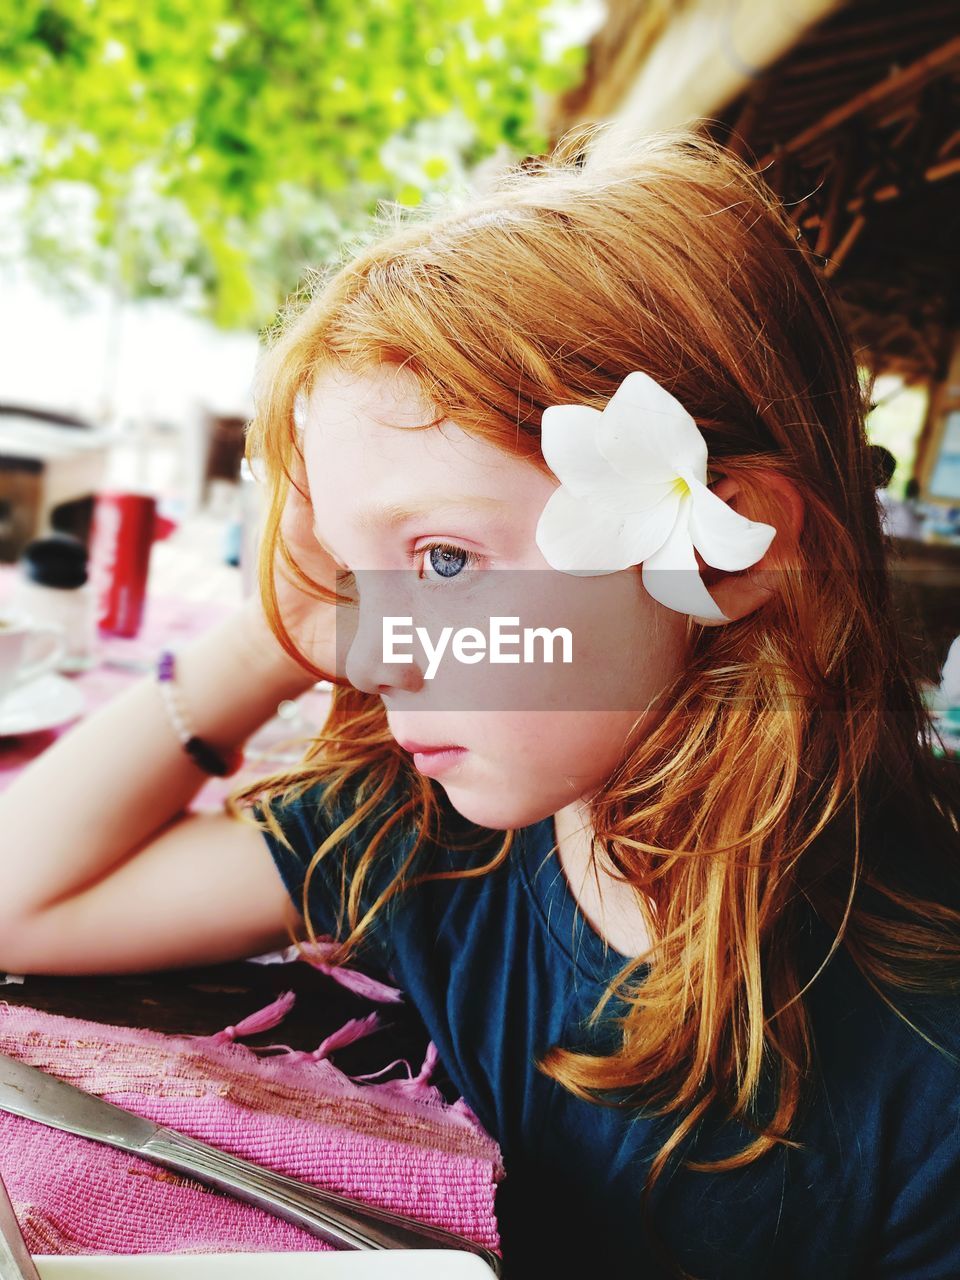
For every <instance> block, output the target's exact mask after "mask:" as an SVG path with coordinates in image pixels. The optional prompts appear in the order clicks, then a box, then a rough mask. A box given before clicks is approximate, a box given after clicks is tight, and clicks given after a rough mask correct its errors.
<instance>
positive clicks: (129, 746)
mask: <svg viewBox="0 0 960 1280" xmlns="http://www.w3.org/2000/svg"><path fill="white" fill-rule="evenodd" d="M177 681H178V684H179V685H180V687H181V690H182V694H183V699H184V702H185V704H186V705H187V706H188V707H189V708H190V713H191V717H192V721H193V724H194V725H195V726H196V729H197V732H198V733H200V734H201V736H203V737H204V738H206V739H207V740H208V741H210V742H212V743H213V744H214V745H216V746H218V747H221V748H227V747H231V746H237V745H239V744H241V743H242V742H244V741H245V740H246V738H247V737H249V736H250V734H251V733H253V732H254V731H255V730H256V729H257V728H258V727H259V726H260V725H261V724H263V723H264V722H265V721H266V720H268V719H269V718H270V716H272V715H273V713H274V711H275V710H276V707H277V704H278V702H280V701H281V700H282V699H284V698H290V697H296V696H298V695H299V694H300V693H302V692H303V691H304V690H306V689H307V688H309V687H310V685H311V683H312V677H311V676H310V675H309V674H308V673H307V672H305V671H304V670H303V669H302V668H300V667H299V666H298V665H297V664H296V663H294V662H293V661H292V660H291V659H290V658H289V657H288V656H287V655H286V654H285V653H284V652H283V650H282V649H281V648H280V646H279V645H278V644H277V642H276V640H275V639H274V637H273V636H272V634H271V633H270V630H269V627H268V626H267V623H266V621H265V619H264V618H263V615H262V613H261V611H260V608H259V606H258V605H257V603H256V602H255V601H252V600H251V601H247V602H246V603H245V604H244V605H243V606H242V607H241V609H240V610H238V611H237V613H235V614H234V615H233V616H231V617H230V618H229V619H228V620H226V621H225V622H224V623H222V624H220V625H219V626H218V627H217V628H215V629H214V630H212V631H210V632H208V633H207V634H205V635H204V636H202V637H200V638H199V639H198V640H196V641H194V642H192V643H191V644H190V645H187V646H184V647H183V648H182V649H181V650H180V652H179V654H178V662H177ZM205 781H206V775H205V774H203V773H202V772H201V771H200V770H199V769H198V768H197V767H196V765H194V764H193V762H192V761H191V760H190V758H189V757H188V756H187V755H186V753H185V752H184V751H183V748H182V747H181V745H180V742H179V740H178V738H177V736H176V734H175V733H174V731H173V729H172V727H171V724H170V721H169V719H168V717H167V713H166V710H165V708H164V706H163V702H162V699H161V697H160V693H159V690H158V688H157V686H156V684H155V682H154V681H153V680H152V679H146V680H143V681H140V682H139V683H138V684H136V685H135V686H133V687H132V688H131V689H129V690H128V691H127V692H126V693H124V694H123V695H121V696H120V697H119V698H117V699H115V700H114V701H113V702H112V703H110V704H109V705H108V706H107V707H104V708H103V709H102V710H100V711H99V712H97V713H96V714H94V715H92V716H90V717H89V718H88V719H87V720H85V721H83V722H82V723H81V724H80V725H79V726H78V727H77V728H75V729H74V730H73V731H72V732H70V733H68V734H66V735H65V736H64V737H63V738H61V739H60V740H59V741H58V742H57V743H55V744H54V746H52V747H51V748H50V749H49V750H48V751H47V752H45V753H44V754H43V755H42V756H41V757H40V758H39V759H38V760H36V761H35V762H34V763H33V764H31V765H30V766H29V767H28V768H27V769H26V770H25V771H24V772H23V773H22V774H21V775H20V776H19V777H18V778H17V779H16V781H15V782H14V783H13V784H12V785H11V786H10V787H9V788H8V789H7V790H6V791H5V792H4V793H3V794H2V795H0V968H4V969H8V970H11V971H13V972H20V973H23V972H47V973H83V972H107V971H113V972H118V971H121V970H135V969H146V968H153V967H161V966H175V965H178V964H191V963H201V962H207V961H215V960H224V959H230V958H235V957H238V956H241V955H245V954H246V955H249V954H254V953H255V952H256V951H257V950H266V949H269V948H270V947H271V946H273V945H277V944H279V943H281V942H283V941H285V940H286V938H287V922H288V921H289V919H290V918H291V907H290V904H289V901H288V899H287V895H286V891H285V890H284V888H283V885H282V883H281V880H280V877H279V875H278V873H277V872H276V870H275V868H274V866H273V863H272V860H271V858H270V855H269V852H268V851H267V848H266V844H265V842H264V840H263V837H262V836H261V835H260V833H259V832H258V831H256V830H255V829H253V828H252V827H248V826H245V825H243V824H242V823H239V822H237V821H235V820H233V819H231V818H229V817H228V816H227V815H221V814H217V815H196V814H193V815H191V814H187V813H186V812H185V810H186V806H187V805H188V804H189V801H190V800H191V799H192V797H193V796H194V795H195V794H196V792H197V791H198V790H199V789H200V787H201V786H202V785H203V783H204V782H205Z"/></svg>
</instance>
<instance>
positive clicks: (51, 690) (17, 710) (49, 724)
mask: <svg viewBox="0 0 960 1280" xmlns="http://www.w3.org/2000/svg"><path fill="white" fill-rule="evenodd" d="M86 705H87V704H86V699H85V698H84V696H83V694H82V693H81V692H80V690H79V689H78V688H77V686H76V685H75V684H71V682H70V681H69V680H65V679H64V678H63V676H58V675H55V674H53V673H52V672H51V673H49V674H48V675H45V676H40V677H39V678H38V679H36V680H31V681H30V683H29V684H25V685H23V686H22V688H20V689H14V691H13V692H12V693H8V694H7V696H6V697H5V698H4V699H3V701H2V702H0V738H3V737H15V736H16V735H17V734H21V733H39V732H40V731H41V730H42V729H55V728H56V726H57V725H58V724H66V722H67V721H68V720H75V719H76V718H77V716H78V715H80V713H81V712H82V711H83V709H84V707H85V706H86Z"/></svg>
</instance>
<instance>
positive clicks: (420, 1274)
mask: <svg viewBox="0 0 960 1280" xmlns="http://www.w3.org/2000/svg"><path fill="white" fill-rule="evenodd" d="M34 1261H35V1262H36V1264H37V1270H38V1271H39V1272H40V1276H41V1280H491V1277H492V1276H493V1272H492V1271H491V1270H490V1268H489V1267H488V1266H487V1264H486V1263H485V1262H483V1261H482V1260H481V1259H480V1258H477V1257H474V1255H473V1254H470V1253H459V1252H457V1251H455V1250H450V1249H397V1250H385V1251H383V1252H380V1251H379V1250H377V1251H370V1252H369V1253H368V1252H360V1251H357V1252H354V1251H353V1250H351V1251H349V1252H348V1251H346V1250H344V1251H342V1252H337V1253H191V1254H185V1253H164V1254H139V1255H136V1256H132V1255H131V1256H130V1257H112V1256H111V1257H108V1256H94V1257H89V1256H87V1257H73V1256H60V1255H57V1256H53V1255H49V1256H44V1255H43V1254H37V1255H35V1257H34Z"/></svg>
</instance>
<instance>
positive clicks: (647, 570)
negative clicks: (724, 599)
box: [641, 497, 729, 622]
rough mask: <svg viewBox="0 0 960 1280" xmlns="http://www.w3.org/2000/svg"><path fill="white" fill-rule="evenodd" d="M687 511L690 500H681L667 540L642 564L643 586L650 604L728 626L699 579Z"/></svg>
mask: <svg viewBox="0 0 960 1280" xmlns="http://www.w3.org/2000/svg"><path fill="white" fill-rule="evenodd" d="M690 508H691V501H690V498H689V497H684V498H683V499H682V501H681V503H680V511H679V513H678V515H677V519H676V522H675V524H674V526H673V529H672V530H671V532H670V536H669V538H668V539H667V541H666V542H665V543H664V544H663V546H662V547H661V548H660V550H659V551H656V552H654V554H653V555H652V556H651V557H650V558H649V559H648V560H647V561H646V562H645V563H644V566H643V569H642V571H641V573H642V578H643V585H644V587H645V588H646V590H647V592H648V594H649V595H651V596H652V597H653V598H654V600H658V601H659V602H660V604H662V605H666V607H667V608H668V609H676V610H677V612H678V613H689V614H691V615H692V616H693V617H695V618H707V619H709V620H710V621H712V622H728V621H729V619H728V618H727V615H726V614H725V613H722V612H721V611H720V609H719V608H718V607H717V604H716V602H715V601H714V599H713V596H711V594H710V592H709V591H708V590H707V588H706V587H705V586H704V585H703V579H702V578H701V577H700V570H699V567H698V565H697V558H696V556H695V555H694V553H693V543H692V542H691V540H690V528H689V515H690Z"/></svg>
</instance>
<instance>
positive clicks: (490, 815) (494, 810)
mask: <svg viewBox="0 0 960 1280" xmlns="http://www.w3.org/2000/svg"><path fill="white" fill-rule="evenodd" d="M443 789H444V791H445V792H446V795H447V799H448V800H449V801H450V804H451V805H452V806H453V808H454V809H456V811H457V813H459V814H460V815H461V816H462V817H464V818H466V819H467V821H468V822H473V823H476V825H477V826H478V827H489V828H490V829H491V830H492V831H511V830H515V829H517V828H519V827H529V826H532V825H533V824H534V823H535V822H540V821H541V820H542V819H543V818H549V817H551V816H552V815H553V809H550V810H548V811H547V812H546V813H545V812H544V810H543V801H542V800H541V801H540V802H539V803H538V802H537V801H536V800H535V799H534V798H533V797H524V796H516V797H510V796H504V795H502V794H499V795H478V794H477V793H476V792H475V791H474V792H470V791H465V790H464V791H461V790H460V789H459V788H458V787H455V786H445V787H444V788H443Z"/></svg>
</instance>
